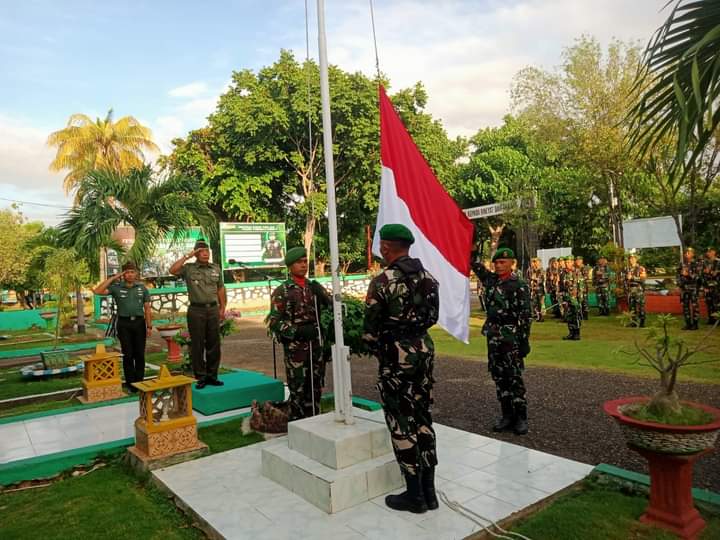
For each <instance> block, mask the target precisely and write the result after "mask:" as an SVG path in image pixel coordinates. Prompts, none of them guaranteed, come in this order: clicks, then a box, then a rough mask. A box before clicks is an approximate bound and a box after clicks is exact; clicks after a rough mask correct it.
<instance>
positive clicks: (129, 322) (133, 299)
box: [93, 262, 152, 392]
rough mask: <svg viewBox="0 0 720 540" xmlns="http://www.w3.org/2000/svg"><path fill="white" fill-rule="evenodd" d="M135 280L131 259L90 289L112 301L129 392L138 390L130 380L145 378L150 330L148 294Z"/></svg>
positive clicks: (150, 313) (150, 315)
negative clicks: (146, 348) (108, 297)
mask: <svg viewBox="0 0 720 540" xmlns="http://www.w3.org/2000/svg"><path fill="white" fill-rule="evenodd" d="M137 279H138V271H137V267H136V266H135V264H134V263H132V262H126V263H125V264H123V265H122V272H121V273H119V274H115V275H114V276H111V277H109V278H107V279H106V280H105V281H103V282H102V283H100V285H98V286H97V287H95V288H94V289H93V292H94V293H95V294H109V295H110V296H112V298H113V300H114V301H115V306H116V309H117V337H118V340H120V348H121V350H122V354H123V373H124V374H125V384H126V385H127V387H128V390H130V391H131V392H137V389H136V388H135V387H134V386H132V383H135V382H142V380H143V379H144V378H145V341H146V339H147V338H148V337H150V334H151V333H152V310H151V306H150V293H149V292H148V290H147V287H145V285H143V284H142V283H140V282H139V281H138V280H137ZM121 280H122V281H121Z"/></svg>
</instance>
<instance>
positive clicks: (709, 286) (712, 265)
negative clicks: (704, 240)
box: [702, 247, 720, 324]
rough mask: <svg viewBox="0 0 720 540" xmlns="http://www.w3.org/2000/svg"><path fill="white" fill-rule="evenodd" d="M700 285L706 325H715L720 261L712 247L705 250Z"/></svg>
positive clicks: (719, 309) (719, 281)
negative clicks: (706, 315) (706, 312)
mask: <svg viewBox="0 0 720 540" xmlns="http://www.w3.org/2000/svg"><path fill="white" fill-rule="evenodd" d="M702 284H703V290H704V293H705V304H707V310H708V324H715V321H716V320H717V318H716V317H715V316H714V314H716V313H717V312H718V311H720V259H718V258H717V252H716V251H715V248H714V247H709V248H707V251H706V252H705V259H704V260H703V268H702Z"/></svg>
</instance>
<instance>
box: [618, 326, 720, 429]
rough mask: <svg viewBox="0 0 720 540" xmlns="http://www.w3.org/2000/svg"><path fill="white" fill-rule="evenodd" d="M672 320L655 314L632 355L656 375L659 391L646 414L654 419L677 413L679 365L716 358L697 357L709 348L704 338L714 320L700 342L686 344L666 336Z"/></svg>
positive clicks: (702, 362) (714, 360) (688, 364)
mask: <svg viewBox="0 0 720 540" xmlns="http://www.w3.org/2000/svg"><path fill="white" fill-rule="evenodd" d="M673 320H674V318H673V316H672V315H667V314H663V315H659V316H658V318H657V323H656V325H654V326H653V327H651V328H650V331H649V333H648V336H647V339H646V345H645V346H642V345H640V344H639V343H638V342H637V341H636V342H635V351H634V352H631V353H627V354H632V355H634V356H637V357H638V363H639V364H640V365H645V366H649V367H651V368H653V369H654V370H655V371H657V372H658V373H659V374H660V390H659V391H658V392H657V393H656V394H655V395H654V396H653V397H652V399H651V400H650V402H649V403H648V404H647V411H648V413H650V414H652V415H653V416H656V417H658V418H667V417H671V416H673V415H679V414H680V413H681V405H680V398H679V397H678V394H677V392H676V390H675V386H676V384H677V377H678V371H679V370H680V368H681V367H683V366H690V365H698V364H707V363H710V362H717V361H718V359H717V358H711V359H705V360H702V359H698V358H697V354H698V353H700V352H702V351H705V350H707V349H709V348H711V347H712V343H711V342H710V340H708V339H707V338H708V337H709V336H710V334H711V333H712V332H713V331H714V330H715V329H716V328H717V326H718V322H716V323H715V324H714V325H713V326H712V327H710V329H709V330H708V332H707V333H706V335H705V336H703V338H702V339H701V340H700V342H699V343H698V344H697V345H695V346H690V345H689V344H688V343H687V342H686V341H685V340H684V339H682V338H678V337H674V336H671V335H670V332H669V330H668V327H669V325H670V324H671V323H672V321H673Z"/></svg>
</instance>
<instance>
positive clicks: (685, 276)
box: [676, 247, 702, 330]
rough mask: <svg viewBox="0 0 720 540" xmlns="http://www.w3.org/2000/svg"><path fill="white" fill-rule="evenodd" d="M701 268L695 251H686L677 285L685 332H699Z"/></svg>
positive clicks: (679, 270) (690, 249) (679, 269)
mask: <svg viewBox="0 0 720 540" xmlns="http://www.w3.org/2000/svg"><path fill="white" fill-rule="evenodd" d="M701 279H702V274H701V267H700V265H699V264H698V263H697V261H695V250H694V249H693V248H691V247H689V248H687V249H686V250H685V254H684V255H683V263H682V264H681V265H680V266H678V269H677V278H676V281H677V285H678V287H680V299H681V300H682V306H683V316H684V317H685V328H683V330H697V329H698V321H699V319H700V298H699V296H700V284H701Z"/></svg>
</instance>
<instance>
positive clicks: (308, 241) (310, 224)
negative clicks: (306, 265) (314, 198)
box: [303, 214, 317, 273]
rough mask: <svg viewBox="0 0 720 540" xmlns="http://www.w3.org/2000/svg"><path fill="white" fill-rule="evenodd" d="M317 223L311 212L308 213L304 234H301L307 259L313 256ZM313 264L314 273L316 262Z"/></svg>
mask: <svg viewBox="0 0 720 540" xmlns="http://www.w3.org/2000/svg"><path fill="white" fill-rule="evenodd" d="M316 223H317V218H316V217H315V216H313V215H312V214H308V215H307V218H306V219H305V234H304V235H303V244H304V246H305V251H306V252H307V254H308V260H309V259H313V261H314V260H315V258H314V257H313V256H312V251H311V250H312V246H313V241H314V238H315V224H316ZM314 264H315V273H317V262H315V263H314Z"/></svg>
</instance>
